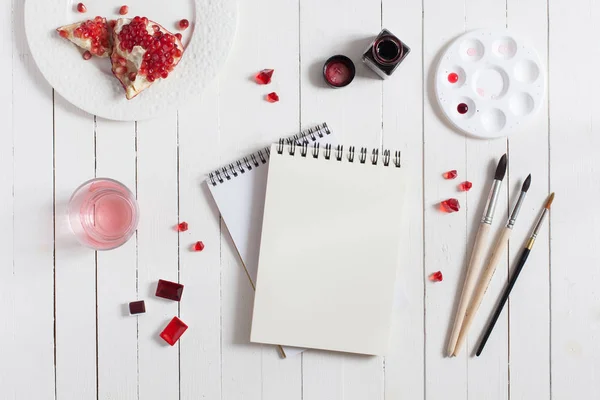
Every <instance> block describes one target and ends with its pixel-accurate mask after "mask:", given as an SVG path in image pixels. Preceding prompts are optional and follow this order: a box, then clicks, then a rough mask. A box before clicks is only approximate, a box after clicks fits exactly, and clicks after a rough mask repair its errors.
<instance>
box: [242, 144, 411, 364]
mask: <svg viewBox="0 0 600 400" xmlns="http://www.w3.org/2000/svg"><path fill="white" fill-rule="evenodd" d="M404 185H405V176H404V174H403V170H402V168H400V155H399V153H390V152H389V151H385V152H382V153H380V152H379V151H378V150H367V149H364V148H363V149H360V150H359V149H354V148H353V147H350V148H346V149H344V148H343V147H342V146H336V147H332V146H330V145H326V146H321V147H320V148H319V145H318V144H317V145H316V146H315V147H309V146H308V145H306V144H305V145H301V146H298V145H295V144H294V143H292V144H285V143H284V142H283V141H282V142H280V143H279V144H278V145H277V144H276V145H273V146H272V147H271V159H270V164H269V172H268V180H267V193H266V199H265V209H264V217H263V226H262V238H261V244H260V254H259V266H258V277H257V287H256V298H255V303H254V314H253V319H252V333H251V341H252V342H258V343H271V344H282V345H289V346H299V347H306V348H315V349H325V350H334V351H343V352H351V353H360V354H374V355H385V353H386V350H387V347H388V338H389V333H390V327H391V313H392V308H393V303H394V284H395V279H396V270H397V266H398V248H399V237H400V235H399V233H400V229H401V223H402V221H401V214H402V203H403V197H404V196H403V194H404Z"/></svg>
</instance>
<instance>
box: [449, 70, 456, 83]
mask: <svg viewBox="0 0 600 400" xmlns="http://www.w3.org/2000/svg"><path fill="white" fill-rule="evenodd" d="M448 82H450V83H456V82H458V74H457V73H456V72H450V73H449V74H448Z"/></svg>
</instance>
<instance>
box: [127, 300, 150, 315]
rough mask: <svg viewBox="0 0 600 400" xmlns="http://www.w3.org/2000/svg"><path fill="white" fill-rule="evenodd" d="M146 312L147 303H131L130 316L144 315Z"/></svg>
mask: <svg viewBox="0 0 600 400" xmlns="http://www.w3.org/2000/svg"><path fill="white" fill-rule="evenodd" d="M145 312H146V303H144V300H140V301H132V302H131V303H129V314H131V315H136V314H143V313H145Z"/></svg>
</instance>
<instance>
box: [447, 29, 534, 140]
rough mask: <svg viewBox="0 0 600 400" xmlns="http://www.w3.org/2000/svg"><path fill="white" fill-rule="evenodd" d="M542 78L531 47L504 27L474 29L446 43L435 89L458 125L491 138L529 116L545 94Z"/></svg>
mask: <svg viewBox="0 0 600 400" xmlns="http://www.w3.org/2000/svg"><path fill="white" fill-rule="evenodd" d="M545 81H546V80H545V76H544V69H543V67H542V63H541V61H540V58H539V56H538V54H537V52H536V51H535V49H534V48H533V47H531V46H530V45H528V44H527V43H526V42H524V41H523V40H522V39H520V38H518V37H516V36H514V35H512V34H511V33H509V32H506V31H504V32H502V31H500V32H492V31H487V30H476V31H472V32H468V33H466V34H464V35H462V36H460V37H459V38H458V39H456V40H455V41H454V42H452V43H451V44H450V45H449V46H448V48H447V50H446V51H445V53H444V54H443V55H442V57H441V59H440V63H439V65H438V67H437V70H436V76H435V91H436V97H437V100H438V103H439V105H440V108H441V109H442V111H443V112H444V114H445V115H446V117H447V118H448V119H449V120H450V122H452V124H453V125H454V126H455V127H456V128H457V129H459V130H460V131H462V132H464V133H466V134H469V135H471V136H475V137H480V138H487V139H489V138H495V137H501V136H508V135H509V134H511V133H512V132H514V131H518V130H519V129H521V128H522V127H523V125H524V124H525V123H526V122H527V120H529V119H531V117H532V116H533V115H534V114H535V113H536V111H537V110H538V109H539V107H540V106H541V104H542V101H543V99H544V95H545V91H546V85H545Z"/></svg>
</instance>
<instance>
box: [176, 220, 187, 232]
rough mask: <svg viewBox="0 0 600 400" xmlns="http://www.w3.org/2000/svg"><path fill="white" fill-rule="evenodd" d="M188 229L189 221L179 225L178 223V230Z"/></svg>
mask: <svg viewBox="0 0 600 400" xmlns="http://www.w3.org/2000/svg"><path fill="white" fill-rule="evenodd" d="M187 230H188V223H187V222H181V223H180V224H179V225H177V232H185V231H187Z"/></svg>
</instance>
